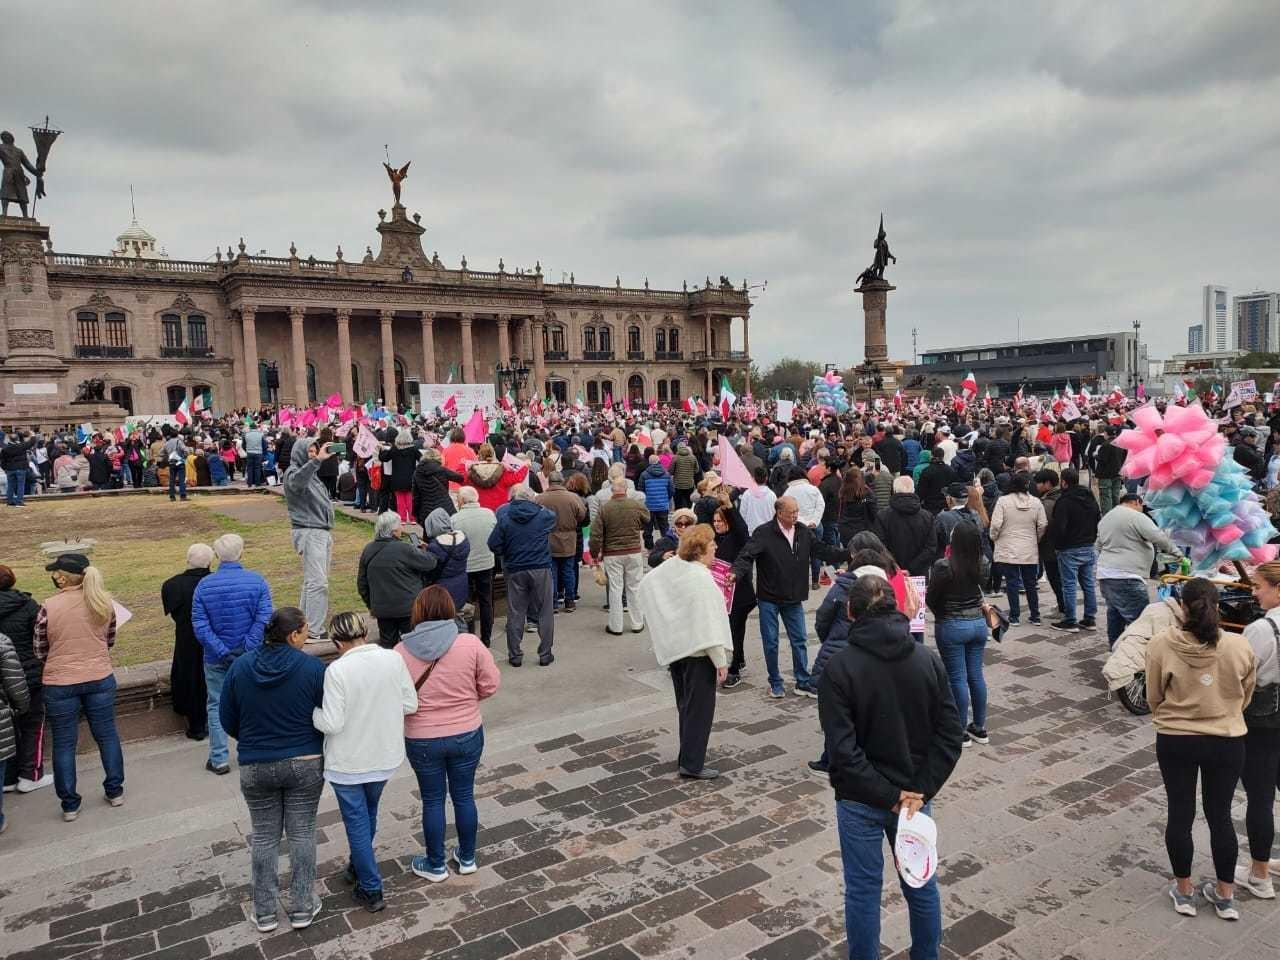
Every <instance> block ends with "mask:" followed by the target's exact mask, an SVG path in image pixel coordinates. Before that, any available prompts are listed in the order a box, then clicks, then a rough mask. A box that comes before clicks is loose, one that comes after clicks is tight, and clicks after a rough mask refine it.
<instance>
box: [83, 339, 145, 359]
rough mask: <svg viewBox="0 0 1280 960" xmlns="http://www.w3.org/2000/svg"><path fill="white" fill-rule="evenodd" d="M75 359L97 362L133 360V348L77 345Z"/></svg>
mask: <svg viewBox="0 0 1280 960" xmlns="http://www.w3.org/2000/svg"><path fill="white" fill-rule="evenodd" d="M75 355H76V356H77V357H91V358H93V359H97V360H129V359H132V358H133V347H107V346H103V345H101V344H96V343H95V344H85V343H77V344H76V345H75Z"/></svg>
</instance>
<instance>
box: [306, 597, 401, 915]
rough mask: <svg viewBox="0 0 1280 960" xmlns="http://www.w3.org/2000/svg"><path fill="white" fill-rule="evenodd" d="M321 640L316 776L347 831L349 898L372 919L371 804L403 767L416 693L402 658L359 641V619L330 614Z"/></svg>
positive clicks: (375, 903) (362, 631)
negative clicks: (324, 644) (329, 648)
mask: <svg viewBox="0 0 1280 960" xmlns="http://www.w3.org/2000/svg"><path fill="white" fill-rule="evenodd" d="M329 638H330V639H331V640H333V642H334V644H335V645H336V646H337V648H338V654H339V656H338V659H337V660H335V661H334V662H333V663H331V664H330V665H329V667H328V669H327V670H325V672H324V700H323V703H322V705H321V706H319V707H316V708H315V710H314V711H313V713H312V718H311V722H312V723H314V724H315V728H316V729H317V730H319V731H320V732H321V733H323V734H325V738H324V778H325V779H326V780H328V781H329V783H330V785H331V786H332V787H333V793H334V796H336V797H337V798H338V809H339V811H340V812H341V813H342V824H343V826H344V827H346V830H347V845H348V846H349V847H350V848H351V859H350V860H349V861H348V863H347V872H346V880H347V882H348V883H350V884H353V885H354V886H353V888H352V891H351V897H352V899H353V900H355V901H356V903H358V904H360V905H362V906H363V907H364V908H365V909H366V910H368V911H369V912H370V913H377V912H378V911H379V910H382V909H383V908H384V907H386V902H385V901H384V900H383V899H382V876H381V875H380V874H379V873H378V858H377V857H376V856H375V855H374V852H373V837H374V834H375V833H376V832H377V829H378V801H379V799H381V797H382V789H383V787H385V786H386V785H387V780H389V779H390V778H391V775H392V774H393V773H395V772H396V768H397V767H399V766H400V764H401V763H402V762H403V761H404V718H405V717H406V716H408V715H409V714H411V713H413V712H414V711H415V710H417V709H418V691H417V690H416V689H415V688H414V685H413V679H412V678H411V677H410V676H409V668H408V667H406V666H405V663H404V658H403V657H401V656H400V655H399V654H398V653H396V652H395V651H393V650H385V649H383V648H382V647H380V646H379V645H378V644H376V643H372V644H371V643H366V641H367V640H368V628H367V627H366V626H365V622H364V618H363V617H362V616H360V614H358V613H339V614H336V615H335V616H334V617H333V619H332V620H330V621H329Z"/></svg>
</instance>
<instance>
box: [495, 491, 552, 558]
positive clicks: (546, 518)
mask: <svg viewBox="0 0 1280 960" xmlns="http://www.w3.org/2000/svg"><path fill="white" fill-rule="evenodd" d="M497 517H498V525H497V526H496V527H494V528H493V533H491V534H489V549H490V550H492V551H493V552H494V553H496V554H497V555H498V556H500V557H502V569H504V570H506V571H507V572H509V573H516V572H518V571H520V570H542V569H546V570H550V569H551V539H550V537H551V531H552V530H554V529H555V528H556V515H555V513H554V512H553V511H551V510H548V509H547V508H546V507H542V506H539V505H538V504H536V503H534V502H533V501H532V500H512V501H511V502H510V503H504V504H503V505H502V506H500V507H499V508H498V513H497Z"/></svg>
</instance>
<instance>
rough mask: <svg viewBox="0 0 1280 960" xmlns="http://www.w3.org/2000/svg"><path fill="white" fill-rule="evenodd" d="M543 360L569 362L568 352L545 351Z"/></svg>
mask: <svg viewBox="0 0 1280 960" xmlns="http://www.w3.org/2000/svg"><path fill="white" fill-rule="evenodd" d="M542 359H543V360H568V359H569V351H568V350H544V351H543V352H542Z"/></svg>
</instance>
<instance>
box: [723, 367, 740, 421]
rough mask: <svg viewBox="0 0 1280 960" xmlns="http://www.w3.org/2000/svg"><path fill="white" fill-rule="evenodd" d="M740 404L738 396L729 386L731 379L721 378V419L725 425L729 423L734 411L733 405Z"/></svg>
mask: <svg viewBox="0 0 1280 960" xmlns="http://www.w3.org/2000/svg"><path fill="white" fill-rule="evenodd" d="M737 402H738V397H737V395H736V394H735V393H734V392H733V390H732V389H731V388H730V386H729V378H728V377H721V378H720V419H722V420H724V422H725V423H728V422H729V414H730V412H731V411H732V410H733V405H734V404H735V403H737Z"/></svg>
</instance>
